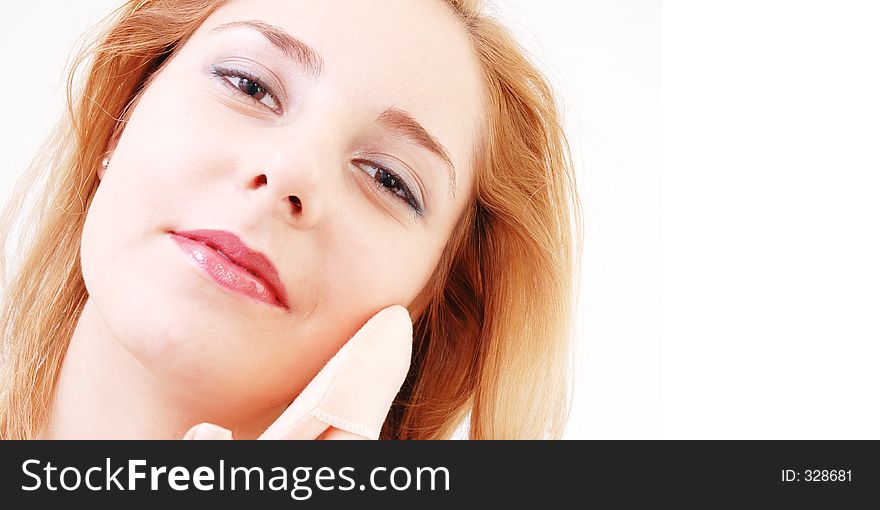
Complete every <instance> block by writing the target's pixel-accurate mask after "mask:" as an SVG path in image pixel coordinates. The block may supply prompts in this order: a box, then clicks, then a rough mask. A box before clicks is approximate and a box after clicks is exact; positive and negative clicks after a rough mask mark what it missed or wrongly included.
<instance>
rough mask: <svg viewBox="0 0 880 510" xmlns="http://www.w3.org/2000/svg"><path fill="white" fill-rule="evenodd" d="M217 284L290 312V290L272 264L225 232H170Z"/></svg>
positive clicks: (194, 261) (191, 258)
mask: <svg viewBox="0 0 880 510" xmlns="http://www.w3.org/2000/svg"><path fill="white" fill-rule="evenodd" d="M168 233H169V235H171V238H172V239H174V241H175V242H176V243H177V245H178V246H180V248H181V249H182V250H183V251H184V253H186V254H187V255H188V256H189V259H190V261H192V262H193V263H194V264H195V265H196V266H198V267H199V268H200V269H201V270H202V271H204V272H205V273H206V274H207V275H208V276H209V277H210V278H211V279H212V280H214V282H215V283H217V284H218V285H220V286H221V287H224V288H226V289H228V290H231V291H233V292H236V293H238V294H241V295H244V296H247V297H250V298H252V299H256V300H257V301H260V302H262V303H265V304H268V305H272V306H276V307H278V308H281V309H283V310H284V311H286V312H289V311H290V305H289V304H288V301H287V290H286V289H285V288H284V284H282V283H281V278H280V277H279V276H278V270H277V269H275V265H274V264H272V261H271V260H269V258H268V257H267V256H265V255H263V254H262V253H260V252H257V251H254V250H252V249H250V248H249V247H248V246H247V244H245V243H244V241H242V240H241V239H240V238H239V237H238V236H237V235H235V234H233V233H232V232H228V231H225V230H189V231H185V232H173V231H170V232H168Z"/></svg>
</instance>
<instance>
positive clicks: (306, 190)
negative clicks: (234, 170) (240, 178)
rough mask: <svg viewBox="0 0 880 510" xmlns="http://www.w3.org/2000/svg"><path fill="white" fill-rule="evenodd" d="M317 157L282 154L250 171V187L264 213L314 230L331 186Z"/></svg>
mask: <svg viewBox="0 0 880 510" xmlns="http://www.w3.org/2000/svg"><path fill="white" fill-rule="evenodd" d="M321 175H322V172H321V169H320V168H319V164H318V163H317V161H316V160H315V159H314V158H307V157H297V158H294V157H289V156H284V155H279V156H277V157H275V158H274V159H273V160H271V161H267V160H265V159H264V160H263V162H262V164H261V166H260V167H259V168H256V169H254V170H252V171H251V174H250V178H249V183H248V185H247V188H248V189H249V190H250V191H251V192H252V194H253V195H254V196H253V197H252V199H253V200H257V201H259V202H260V209H261V210H262V211H263V213H264V214H265V213H268V214H271V215H278V216H280V218H281V219H283V220H284V221H286V222H288V223H290V224H292V225H293V226H295V227H297V228H300V229H309V228H311V227H313V226H314V225H315V224H316V223H317V222H318V221H319V218H320V217H321V216H322V214H323V213H324V209H325V199H324V198H323V195H324V194H325V193H326V192H327V190H326V189H323V188H326V187H327V185H328V184H329V183H323V182H321V179H320V177H321Z"/></svg>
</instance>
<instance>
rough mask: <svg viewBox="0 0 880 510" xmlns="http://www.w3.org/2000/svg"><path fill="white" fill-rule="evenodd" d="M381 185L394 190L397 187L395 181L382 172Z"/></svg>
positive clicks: (389, 175)
mask: <svg viewBox="0 0 880 510" xmlns="http://www.w3.org/2000/svg"><path fill="white" fill-rule="evenodd" d="M380 181H381V182H382V185H383V186H385V187H386V188H396V187H397V179H395V178H394V177H392V176H391V174H389V173H388V172H386V171H384V170H382V178H381V179H380Z"/></svg>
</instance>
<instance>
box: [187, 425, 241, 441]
mask: <svg viewBox="0 0 880 510" xmlns="http://www.w3.org/2000/svg"><path fill="white" fill-rule="evenodd" d="M183 439H187V440H223V441H227V440H231V439H232V431H231V430H229V429H225V428H223V427H221V426H219V425H214V424H213V423H199V424H198V425H194V426H193V427H192V428H190V429H189V430H188V431H187V432H186V435H185V436H183Z"/></svg>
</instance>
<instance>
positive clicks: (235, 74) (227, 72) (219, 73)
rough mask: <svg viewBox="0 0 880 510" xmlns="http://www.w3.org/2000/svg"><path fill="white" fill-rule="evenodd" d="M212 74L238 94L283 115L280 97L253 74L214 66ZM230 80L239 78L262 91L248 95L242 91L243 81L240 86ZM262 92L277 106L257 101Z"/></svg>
mask: <svg viewBox="0 0 880 510" xmlns="http://www.w3.org/2000/svg"><path fill="white" fill-rule="evenodd" d="M211 74H213V75H214V76H216V77H217V78H220V79H221V80H223V81H224V82H225V83H226V84H227V85H228V86H229V87H231V88H232V89H233V90H234V91H235V92H237V93H239V94H243V95H244V96H246V97H248V98H250V99H251V100H252V101H254V102H255V103H258V104H260V105H261V106H263V107H266V108H269V109H270V110H272V111H274V112H276V113H281V102H280V101H279V100H278V96H277V95H276V94H275V93H274V92H272V89H271V88H270V87H268V86H266V85H265V84H264V83H263V80H261V79H260V78H258V77H256V76H254V75H252V74H251V73H248V72H246V71H242V70H239V69H228V68H225V67H220V66H212V67H211ZM229 78H238V79H239V80H245V81H248V82H250V83H251V84H253V85H255V86H256V87H257V88H259V89H260V91H259V92H257V93H255V94H254V95H251V94H248V93H247V92H245V91H244V90H242V88H241V83H242V82H241V81H240V82H239V84H238V85H236V84H234V83H232V82H231V81H229ZM260 92H262V93H264V94H266V95H267V96H269V97H270V98H272V101H273V102H274V103H275V105H276V106H275V107H272V106H270V105H267V104H266V103H264V102H262V101H260V99H257V98H256V97H255V95H256V94H259V93H260Z"/></svg>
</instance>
